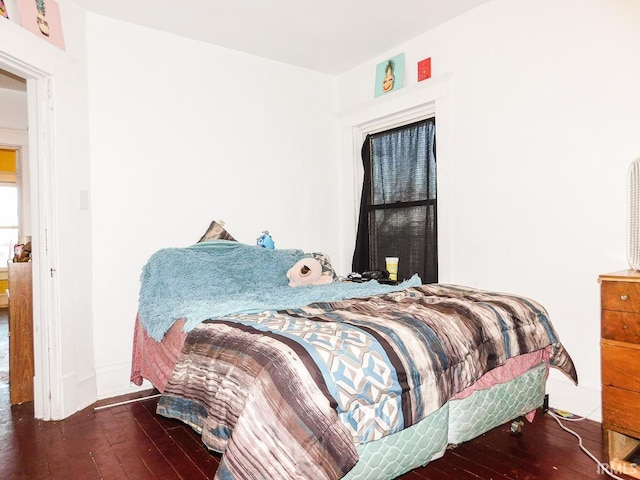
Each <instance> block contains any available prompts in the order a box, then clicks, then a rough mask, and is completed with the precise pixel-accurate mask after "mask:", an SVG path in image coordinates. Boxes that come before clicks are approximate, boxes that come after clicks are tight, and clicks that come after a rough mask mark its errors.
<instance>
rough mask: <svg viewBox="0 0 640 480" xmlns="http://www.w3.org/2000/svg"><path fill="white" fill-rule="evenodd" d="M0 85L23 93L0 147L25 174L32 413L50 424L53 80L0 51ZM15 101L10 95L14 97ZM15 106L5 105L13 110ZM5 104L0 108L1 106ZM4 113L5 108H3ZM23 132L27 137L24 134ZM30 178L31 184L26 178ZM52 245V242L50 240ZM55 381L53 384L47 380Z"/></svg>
mask: <svg viewBox="0 0 640 480" xmlns="http://www.w3.org/2000/svg"><path fill="white" fill-rule="evenodd" d="M0 70H1V73H2V74H1V75H0V82H5V83H3V87H4V88H5V89H6V88H7V87H6V82H10V83H13V84H16V83H17V84H19V85H20V88H22V89H23V91H24V92H25V93H26V94H23V95H22V97H21V98H22V100H21V101H20V102H18V103H20V104H22V105H23V106H24V107H26V113H25V116H26V117H27V118H25V119H24V122H23V123H24V124H25V125H26V126H27V127H26V128H25V127H22V128H11V126H10V125H9V126H6V124H7V119H6V118H4V119H3V120H4V121H3V124H2V125H0V147H3V148H16V149H18V150H20V152H21V158H22V165H23V167H24V169H25V170H26V171H28V173H26V172H25V177H26V179H27V180H26V186H27V188H26V189H23V191H22V193H23V198H24V199H25V205H24V208H22V209H21V210H22V214H24V215H26V216H27V218H28V222H29V224H30V225H32V227H33V229H32V231H31V232H30V235H31V237H32V239H33V243H32V246H33V254H34V256H33V261H32V268H33V302H32V306H33V312H34V315H33V330H34V332H36V335H35V336H34V337H33V341H32V343H33V351H34V360H35V371H34V376H33V387H34V414H35V417H36V418H39V419H43V420H52V419H57V418H62V413H61V412H62V398H61V387H60V385H61V380H60V378H61V371H60V367H59V361H58V358H57V357H58V350H59V345H58V344H56V343H55V342H53V343H52V342H51V341H50V339H52V338H54V339H55V338H58V337H57V336H58V333H59V328H58V320H59V318H58V314H57V308H56V306H57V301H56V296H55V283H53V282H52V281H49V280H50V279H49V276H48V275H47V272H48V270H49V268H52V267H50V266H51V265H53V264H54V262H53V260H54V258H55V257H54V253H55V250H54V249H52V248H51V245H52V243H51V242H53V241H54V240H55V239H56V236H55V229H54V228H52V227H53V226H54V222H53V219H54V216H53V211H52V205H53V203H52V199H51V195H52V192H51V191H50V185H49V184H50V178H51V177H50V171H49V162H50V160H49V159H50V158H52V155H53V144H52V142H53V134H52V125H53V122H52V110H51V108H50V105H49V103H48V101H47V98H49V95H48V92H49V91H50V87H51V82H52V77H51V76H48V75H47V74H45V73H44V72H42V71H40V70H39V69H37V68H36V67H34V66H31V65H30V64H29V63H26V62H24V61H21V60H19V59H16V58H15V57H12V56H11V55H8V54H6V53H4V52H2V51H0ZM13 99H14V100H15V96H14V97H13ZM18 103H17V102H15V101H13V102H10V105H11V108H16V105H17V104H18ZM3 106H4V105H3ZM5 111H9V110H5ZM27 132H28V133H27ZM29 179H31V181H30V180H29ZM46 232H49V237H51V240H50V245H49V248H47V247H48V246H47V245H46V244H43V242H42V239H46V238H47V235H46ZM53 243H55V242H53ZM52 378H54V379H55V382H53V383H52V381H51V379H52Z"/></svg>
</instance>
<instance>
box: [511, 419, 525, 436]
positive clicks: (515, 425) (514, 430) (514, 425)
mask: <svg viewBox="0 0 640 480" xmlns="http://www.w3.org/2000/svg"><path fill="white" fill-rule="evenodd" d="M523 426H524V422H523V421H522V420H514V421H513V422H511V435H516V434H518V433H521V432H522V427H523Z"/></svg>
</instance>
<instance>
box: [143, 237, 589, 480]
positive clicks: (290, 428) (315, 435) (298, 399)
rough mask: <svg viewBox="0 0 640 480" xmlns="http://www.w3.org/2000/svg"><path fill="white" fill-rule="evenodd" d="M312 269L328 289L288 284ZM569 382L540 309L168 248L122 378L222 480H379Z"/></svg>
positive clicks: (151, 278) (265, 256)
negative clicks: (552, 371) (185, 433)
mask: <svg viewBox="0 0 640 480" xmlns="http://www.w3.org/2000/svg"><path fill="white" fill-rule="evenodd" d="M307 258H316V259H321V260H322V268H323V272H322V273H323V275H329V276H331V277H332V280H333V281H331V282H324V284H322V285H320V284H315V285H302V286H297V287H291V286H289V283H290V282H289V280H290V278H289V276H288V273H289V271H290V270H291V268H292V266H294V264H295V265H297V264H298V262H300V261H304V260H305V259H307ZM551 367H553V368H557V369H559V370H560V371H562V372H563V373H565V374H566V375H567V376H568V377H569V378H570V379H571V380H572V381H573V382H575V383H576V384H577V381H578V379H577V374H576V371H575V367H574V365H573V362H572V360H571V357H570V356H569V354H568V353H567V352H566V350H565V348H564V347H563V345H562V343H561V342H560V340H559V338H558V335H557V333H556V332H555V330H554V328H553V326H552V324H551V322H550V321H549V318H548V315H547V312H546V311H545V309H544V308H543V307H542V306H541V305H540V304H538V303H537V302H536V301H534V300H532V299H529V298H526V297H522V296H519V295H511V294H505V293H498V292H489V291H483V290H478V289H473V288H469V287H464V286H459V285H443V284H431V285H422V284H421V281H420V279H419V278H418V277H415V276H414V277H412V278H411V279H408V280H406V281H404V282H401V283H399V284H396V285H387V284H380V283H378V282H376V281H371V282H366V283H360V284H355V283H351V282H344V281H339V280H338V279H337V278H336V276H335V272H333V270H332V267H331V265H330V261H329V260H328V259H327V257H326V256H323V255H322V254H318V253H315V252H314V253H305V252H303V251H300V250H277V249H276V250H267V249H263V248H259V247H256V246H251V245H245V244H242V243H239V242H235V241H233V240H207V241H204V242H200V243H198V244H196V245H193V246H190V247H186V248H169V249H162V250H160V251H158V252H156V253H155V254H154V255H152V257H151V258H150V259H149V261H148V262H147V264H146V265H145V267H144V269H143V273H142V276H141V289H140V301H139V308H138V314H137V317H136V321H135V331H134V341H133V361H132V369H131V380H132V381H133V382H134V383H136V384H137V385H141V384H142V381H143V379H147V380H149V381H150V382H151V384H152V385H153V386H154V387H155V388H157V389H158V390H159V391H160V392H162V395H161V397H160V399H159V401H158V407H157V413H158V414H160V415H163V416H166V417H170V418H175V419H178V420H181V421H183V422H185V423H186V424H188V425H190V426H191V427H193V428H194V429H195V430H196V431H197V432H199V433H200V434H201V437H202V441H203V443H204V444H205V445H206V446H207V447H208V448H209V449H211V450H213V451H216V452H218V453H221V454H222V456H221V460H220V466H219V468H218V471H217V473H216V478H219V479H244V478H271V479H274V478H283V479H285V478H286V479H288V478H314V479H330V480H335V479H339V478H344V479H367V480H372V479H391V478H395V477H397V476H399V475H402V474H403V473H405V472H407V471H409V470H411V469H413V468H416V467H418V466H421V465H425V464H427V463H429V462H430V461H433V460H435V459H437V458H439V457H441V456H442V455H444V454H445V451H446V449H447V447H448V446H450V445H452V444H454V445H455V444H459V443H462V442H465V441H467V440H470V439H471V438H474V437H476V436H478V435H480V434H482V433H484V432H486V431H488V430H490V429H492V428H494V427H496V426H498V425H501V424H503V423H505V422H509V421H511V420H513V419H515V418H517V417H520V416H526V417H527V418H528V419H529V420H532V419H533V415H534V414H535V410H536V409H537V408H538V407H540V406H541V405H542V403H543V399H544V394H545V382H546V378H547V375H548V371H549V368H551Z"/></svg>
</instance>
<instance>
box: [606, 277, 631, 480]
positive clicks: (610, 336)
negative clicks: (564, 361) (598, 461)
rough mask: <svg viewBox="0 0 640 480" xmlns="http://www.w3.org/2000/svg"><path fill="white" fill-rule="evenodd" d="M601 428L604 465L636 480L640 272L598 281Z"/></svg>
mask: <svg viewBox="0 0 640 480" xmlns="http://www.w3.org/2000/svg"><path fill="white" fill-rule="evenodd" d="M599 282H600V292H601V321H602V324H601V328H602V331H601V340H600V349H601V362H602V363H601V366H602V428H603V435H604V447H605V453H606V455H607V456H608V463H609V464H610V465H611V467H612V468H614V469H615V470H616V471H618V472H620V473H625V474H627V475H629V476H632V477H634V478H640V467H638V466H637V465H634V464H633V463H640V462H637V461H636V459H637V456H638V455H640V448H639V446H640V272H637V271H635V270H622V271H619V272H614V273H608V274H603V275H600V276H599Z"/></svg>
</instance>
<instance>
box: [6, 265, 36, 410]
mask: <svg viewBox="0 0 640 480" xmlns="http://www.w3.org/2000/svg"><path fill="white" fill-rule="evenodd" d="M8 266H9V389H10V395H9V396H10V399H11V405H15V404H17V403H22V402H30V401H32V400H33V375H34V364H33V293H32V280H31V263H30V262H25V263H9V264H8Z"/></svg>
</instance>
